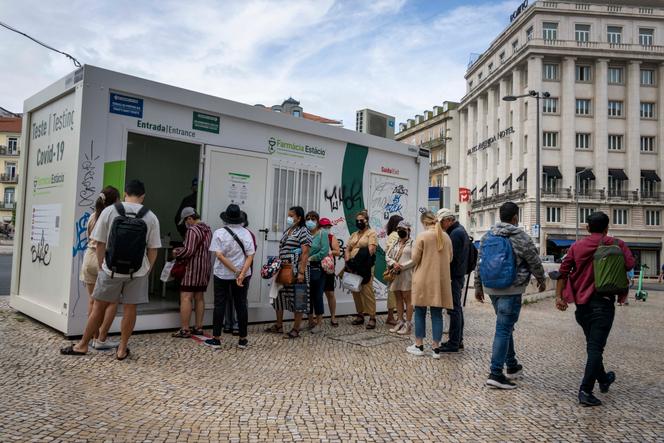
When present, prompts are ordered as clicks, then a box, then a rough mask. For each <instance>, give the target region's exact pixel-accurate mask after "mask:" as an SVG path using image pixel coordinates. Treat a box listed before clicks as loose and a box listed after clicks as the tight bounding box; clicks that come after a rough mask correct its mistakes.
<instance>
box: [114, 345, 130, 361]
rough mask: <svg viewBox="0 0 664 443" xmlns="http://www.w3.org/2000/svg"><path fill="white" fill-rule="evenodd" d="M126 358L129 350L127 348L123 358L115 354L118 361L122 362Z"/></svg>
mask: <svg viewBox="0 0 664 443" xmlns="http://www.w3.org/2000/svg"><path fill="white" fill-rule="evenodd" d="M127 357H129V348H127V351H126V352H125V355H124V357H120V356H119V355H118V354H117V353H116V354H115V358H116V359H118V360H119V361H122V360H124V359H125V358H127Z"/></svg>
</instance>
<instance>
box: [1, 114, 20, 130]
mask: <svg viewBox="0 0 664 443" xmlns="http://www.w3.org/2000/svg"><path fill="white" fill-rule="evenodd" d="M21 122H22V120H21V119H20V118H12V117H0V132H16V133H20V132H21Z"/></svg>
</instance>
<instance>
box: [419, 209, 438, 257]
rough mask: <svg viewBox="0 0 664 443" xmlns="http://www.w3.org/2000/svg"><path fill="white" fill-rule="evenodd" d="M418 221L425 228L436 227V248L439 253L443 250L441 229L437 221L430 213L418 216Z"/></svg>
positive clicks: (426, 212)
mask: <svg viewBox="0 0 664 443" xmlns="http://www.w3.org/2000/svg"><path fill="white" fill-rule="evenodd" d="M420 221H421V222H422V224H423V225H424V226H425V227H427V228H428V227H429V226H433V225H436V248H437V249H438V250H439V251H442V250H443V244H444V243H443V227H442V226H441V225H440V223H439V222H438V219H437V218H436V216H435V215H434V213H433V212H431V211H425V212H423V213H422V215H421V216H420Z"/></svg>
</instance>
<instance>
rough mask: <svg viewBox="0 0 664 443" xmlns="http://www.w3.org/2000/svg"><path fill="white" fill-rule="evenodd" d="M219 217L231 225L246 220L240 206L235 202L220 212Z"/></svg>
mask: <svg viewBox="0 0 664 443" xmlns="http://www.w3.org/2000/svg"><path fill="white" fill-rule="evenodd" d="M219 217H221V219H222V220H223V221H224V222H226V223H228V224H229V225H239V224H242V222H243V221H244V218H243V217H242V211H241V210H240V207H239V206H238V205H236V204H233V203H231V204H230V205H228V207H227V208H226V210H225V211H224V212H222V213H221V214H219Z"/></svg>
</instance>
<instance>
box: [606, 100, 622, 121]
mask: <svg viewBox="0 0 664 443" xmlns="http://www.w3.org/2000/svg"><path fill="white" fill-rule="evenodd" d="M624 111H625V103H624V102H623V101H621V100H609V109H608V116H609V117H616V118H619V117H622V116H623V114H624Z"/></svg>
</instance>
